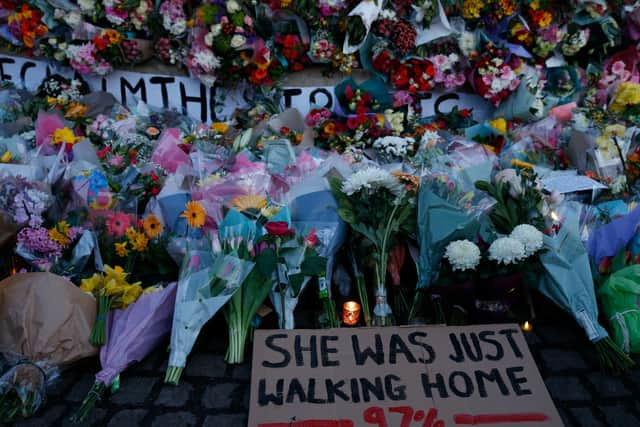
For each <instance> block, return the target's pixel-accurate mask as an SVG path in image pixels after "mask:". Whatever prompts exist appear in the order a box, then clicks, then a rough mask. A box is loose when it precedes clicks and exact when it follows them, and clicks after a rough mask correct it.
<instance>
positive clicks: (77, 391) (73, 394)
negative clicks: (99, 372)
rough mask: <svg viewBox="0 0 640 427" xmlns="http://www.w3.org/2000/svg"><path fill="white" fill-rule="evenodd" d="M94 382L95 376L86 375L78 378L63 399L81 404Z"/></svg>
mask: <svg viewBox="0 0 640 427" xmlns="http://www.w3.org/2000/svg"><path fill="white" fill-rule="evenodd" d="M95 381H96V377H95V374H89V373H86V374H84V375H82V376H81V377H80V379H79V380H78V382H76V383H75V384H74V385H73V386H72V387H71V388H70V389H69V391H68V392H67V393H66V395H65V396H64V399H65V400H67V401H69V402H82V401H83V400H84V398H85V397H86V396H87V393H88V392H89V390H91V387H92V386H93V383H94V382H95Z"/></svg>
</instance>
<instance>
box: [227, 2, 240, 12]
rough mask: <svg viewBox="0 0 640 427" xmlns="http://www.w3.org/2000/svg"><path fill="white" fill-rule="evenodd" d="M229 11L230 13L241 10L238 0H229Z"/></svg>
mask: <svg viewBox="0 0 640 427" xmlns="http://www.w3.org/2000/svg"><path fill="white" fill-rule="evenodd" d="M227 12H229V13H236V12H240V5H239V4H238V2H237V1H236V0H229V1H228V2H227Z"/></svg>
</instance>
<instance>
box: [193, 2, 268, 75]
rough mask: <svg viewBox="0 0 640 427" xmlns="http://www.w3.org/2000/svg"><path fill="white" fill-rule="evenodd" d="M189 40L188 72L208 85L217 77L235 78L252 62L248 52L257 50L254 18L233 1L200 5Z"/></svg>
mask: <svg viewBox="0 0 640 427" xmlns="http://www.w3.org/2000/svg"><path fill="white" fill-rule="evenodd" d="M191 39H192V44H191V49H190V50H189V53H188V55H187V57H186V58H185V63H186V65H187V67H188V68H189V71H190V72H191V74H193V75H194V76H196V77H198V78H199V79H200V80H201V81H202V82H203V83H204V84H205V85H207V86H212V85H213V84H214V83H215V81H216V79H218V78H219V77H220V78H222V79H225V78H237V75H238V74H237V73H239V72H242V70H243V69H244V68H245V67H247V66H248V65H249V64H250V63H251V59H252V57H251V56H249V54H248V52H253V50H254V48H255V49H256V50H259V49H260V47H259V46H258V45H257V44H255V43H256V41H257V36H256V33H255V30H254V26H253V18H251V16H249V15H248V14H247V13H246V12H245V11H244V10H243V8H242V6H241V4H240V3H238V2H237V1H236V0H228V1H225V0H214V1H211V2H207V3H204V4H202V5H201V6H200V7H199V8H198V10H197V11H196V20H195V24H194V27H193V28H192V33H191ZM255 53H256V52H254V54H255Z"/></svg>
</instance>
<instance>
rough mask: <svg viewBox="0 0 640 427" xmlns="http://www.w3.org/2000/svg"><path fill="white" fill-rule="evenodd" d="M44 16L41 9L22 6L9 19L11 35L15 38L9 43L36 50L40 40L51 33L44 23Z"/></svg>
mask: <svg viewBox="0 0 640 427" xmlns="http://www.w3.org/2000/svg"><path fill="white" fill-rule="evenodd" d="M43 16H44V14H43V13H42V11H41V10H40V9H37V8H35V7H31V6H29V5H28V4H22V5H21V6H20V7H19V8H18V9H17V10H16V11H15V12H14V13H12V14H11V15H9V17H8V18H7V25H8V29H9V34H10V35H11V37H13V40H9V41H10V42H12V43H15V44H17V45H22V46H24V47H26V48H27V49H29V50H33V49H34V48H36V47H37V42H38V40H39V39H40V38H42V37H44V36H45V35H47V33H48V32H49V29H48V28H47V26H46V25H45V24H44V23H43V22H42V18H43Z"/></svg>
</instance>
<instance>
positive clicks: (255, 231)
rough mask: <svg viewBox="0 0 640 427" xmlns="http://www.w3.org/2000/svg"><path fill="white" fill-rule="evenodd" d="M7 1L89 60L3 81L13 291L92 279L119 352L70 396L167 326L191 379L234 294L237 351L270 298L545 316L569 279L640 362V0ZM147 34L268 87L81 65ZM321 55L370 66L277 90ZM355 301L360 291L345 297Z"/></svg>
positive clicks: (7, 379)
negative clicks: (441, 98) (196, 352)
mask: <svg viewBox="0 0 640 427" xmlns="http://www.w3.org/2000/svg"><path fill="white" fill-rule="evenodd" d="M0 4H1V5H2V8H3V9H2V10H3V13H2V17H3V18H2V19H3V20H4V21H3V22H4V27H3V31H0V35H1V36H2V37H3V38H4V39H6V40H7V42H8V43H10V44H11V45H12V46H13V47H15V48H16V49H18V50H20V51H21V52H23V53H28V54H31V55H44V56H46V57H48V58H50V59H51V60H53V61H57V62H59V63H60V64H63V65H68V66H70V67H72V68H73V69H75V70H76V71H77V72H78V73H79V75H78V77H77V78H76V79H73V80H68V79H65V78H63V77H60V76H58V75H52V76H49V77H47V78H46V80H45V81H43V82H42V83H41V84H40V85H39V87H38V89H37V90H36V91H35V92H34V93H27V92H26V91H24V90H22V89H20V88H16V87H13V86H12V85H11V84H9V83H5V84H4V85H3V86H2V87H1V90H0V279H5V280H4V281H2V282H0V294H3V293H4V292H6V293H7V294H8V293H9V291H8V289H10V287H9V286H4V284H5V283H8V282H11V283H14V282H15V281H16V280H18V281H25V282H27V281H30V280H32V278H33V277H34V276H33V274H36V272H39V274H45V273H43V272H46V274H53V275H57V276H58V280H59V278H60V277H61V278H64V281H63V286H67V285H68V286H71V288H70V289H71V290H72V291H76V292H79V293H80V296H82V297H85V299H86V298H89V299H90V300H91V301H94V302H95V304H94V305H91V307H93V306H95V307H94V308H95V311H91V312H90V314H91V317H93V318H95V320H94V322H93V324H92V325H91V332H90V333H87V334H86V336H82V337H75V338H76V339H77V340H81V341H82V342H86V343H90V344H91V345H92V346H94V348H95V349H96V351H99V352H100V362H101V364H102V368H103V369H102V370H101V371H100V372H98V373H97V374H96V381H95V384H94V386H93V387H92V389H91V391H90V392H89V394H88V395H87V398H86V399H85V400H84V402H83V403H82V405H81V406H80V407H79V408H78V411H77V412H76V413H75V414H74V416H73V420H75V421H82V420H83V419H84V418H85V417H86V416H87V414H88V413H89V412H90V411H91V408H92V407H93V406H94V405H96V402H97V400H98V399H99V398H101V397H103V396H106V395H107V394H108V393H109V390H112V391H115V390H117V388H118V384H119V381H118V378H119V377H118V375H119V374H120V373H121V372H122V371H124V370H125V369H126V368H127V366H129V365H130V364H132V363H134V362H135V361H139V360H141V359H143V358H144V357H145V356H146V355H147V354H148V353H149V352H151V351H152V350H153V349H154V348H156V347H157V346H159V345H162V343H164V342H166V341H163V340H166V339H168V340H169V342H170V352H169V355H168V364H167V372H166V375H165V378H164V380H165V382H166V383H169V384H178V383H179V382H180V378H181V374H182V372H183V369H184V367H185V366H186V364H187V363H188V362H189V360H188V357H189V353H190V352H191V349H192V348H193V345H194V343H195V342H196V339H197V338H198V335H199V333H200V330H201V329H202V327H203V326H204V325H205V324H206V323H207V322H208V321H209V320H210V319H212V318H213V317H214V316H216V315H217V316H220V318H221V319H222V317H224V319H225V321H226V323H227V324H228V333H227V334H226V335H227V336H228V351H227V354H226V360H227V362H228V363H241V362H242V361H243V359H244V356H245V352H246V351H245V350H246V347H247V346H246V343H247V342H250V339H251V334H252V331H253V330H254V329H255V328H256V327H260V324H261V320H263V319H264V318H265V317H267V316H269V315H270V313H275V314H273V317H274V318H277V322H278V326H279V327H281V328H286V329H290V328H294V327H295V326H296V320H297V319H299V316H297V315H299V314H300V312H301V311H302V310H306V311H308V313H311V314H313V316H312V317H313V319H314V324H315V326H316V327H318V328H321V327H327V328H328V327H332V328H335V327H346V326H347V325H350V324H351V323H352V321H353V322H355V324H356V325H358V326H386V325H399V324H400V325H401V324H409V323H412V324H415V323H448V324H465V323H472V322H473V323H482V322H504V321H510V322H513V321H516V322H524V321H527V322H530V323H529V324H531V323H534V322H535V320H536V319H539V318H541V317H543V316H545V309H544V308H545V304H546V305H548V304H555V305H557V306H558V307H560V308H561V309H563V310H565V311H566V312H568V313H569V314H570V315H572V316H573V317H574V318H575V320H576V322H577V323H578V324H579V325H580V326H581V327H582V328H583V329H584V330H585V333H586V336H587V338H588V340H589V341H590V342H592V343H593V345H594V347H595V350H596V351H597V354H598V356H599V358H600V361H601V364H602V366H603V368H604V369H606V370H609V371H613V372H621V371H624V370H625V369H628V368H629V367H630V366H631V365H632V364H633V361H632V360H631V359H630V358H629V356H628V354H629V353H637V352H639V351H640V318H639V317H638V315H637V313H639V312H640V311H639V310H640V308H639V307H638V295H639V294H640V280H639V279H638V277H640V276H639V275H638V272H637V269H638V264H640V234H638V233H637V228H638V227H637V226H638V224H639V223H640V208H638V207H637V200H638V190H639V189H640V181H639V178H640V138H639V135H640V132H638V130H639V129H638V126H639V125H640V71H639V69H638V65H639V64H640V50H639V48H638V47H637V46H636V44H635V43H636V42H637V41H638V39H640V18H638V16H640V15H639V14H638V11H640V6H638V5H636V4H635V3H628V2H617V3H614V2H611V3H606V2H600V1H584V2H578V3H575V4H574V3H572V2H566V1H564V2H557V1H553V0H549V1H541V0H534V1H513V0H499V1H497V0H496V1H494V0H462V1H459V2H440V1H437V2H432V1H429V0H418V1H396V2H388V3H384V2H373V1H364V2H354V1H350V0H344V1H343V0H321V1H318V2H311V1H308V0H294V1H284V0H270V1H260V2H253V3H250V2H243V1H239V0H227V1H224V0H212V1H205V2H201V3H196V2H185V1H182V0H165V1H160V2H151V1H147V0H133V1H131V0H127V1H120V0H105V1H102V2H94V1H90V0H80V1H78V2H77V3H76V2H61V1H55V2H53V1H52V2H48V1H38V2H27V3H23V2H15V1H12V0H8V1H3V2H1V3H0ZM154 51H155V55H156V56H158V57H159V58H160V59H162V60H164V61H167V62H169V63H172V64H175V65H181V64H184V65H185V66H186V67H187V68H188V69H189V71H190V73H191V74H192V75H193V76H194V77H195V78H198V79H200V80H201V81H203V82H204V83H206V84H207V85H214V84H216V85H218V84H219V85H227V84H236V83H237V82H241V84H246V85H247V88H249V89H251V88H253V89H256V88H257V89H262V88H266V89H268V91H267V93H266V94H265V93H262V91H253V92H252V93H251V95H252V96H251V97H249V98H248V99H250V105H248V106H246V107H242V108H239V109H237V110H236V111H235V112H234V113H233V115H232V116H231V117H229V118H228V119H226V120H225V121H221V122H215V123H213V124H210V125H206V124H203V123H200V122H197V121H195V120H193V119H191V118H189V117H185V116H183V115H181V114H179V113H177V112H175V111H170V110H162V109H157V108H155V107H153V106H149V105H146V104H144V103H142V102H140V103H137V104H135V105H130V106H125V105H120V104H119V103H117V102H116V101H115V99H114V97H113V96H111V95H110V94H107V93H103V92H93V93H90V92H89V89H88V85H87V84H86V83H85V82H84V81H83V80H81V78H82V75H105V74H106V73H109V72H111V71H112V70H113V69H114V68H116V67H122V66H126V65H132V64H136V63H139V62H141V61H144V60H145V59H147V58H149V57H150V56H152V55H153V54H154ZM318 64H320V65H318ZM311 66H315V67H318V66H321V67H326V69H327V70H328V71H334V72H341V73H349V72H351V71H352V70H353V69H355V68H358V67H361V68H363V69H365V70H366V71H368V73H369V75H370V76H371V78H370V79H369V80H366V81H364V82H363V81H360V82H357V81H356V80H354V79H352V78H350V77H347V78H346V79H345V80H344V81H342V82H340V83H339V84H338V85H336V86H335V88H334V95H335V97H334V99H336V102H335V105H333V106H332V108H330V109H329V108H323V107H319V106H316V105H310V106H309V109H308V113H307V114H305V115H303V114H302V113H301V112H299V111H298V110H295V109H286V110H285V109H283V108H281V107H280V105H279V103H278V102H274V100H275V101H277V99H278V98H277V96H278V94H279V86H280V84H281V83H282V82H283V79H284V78H286V75H287V73H292V72H299V71H301V70H303V69H307V68H309V67H311ZM239 77H241V78H239ZM434 90H439V91H449V92H450V93H463V92H464V93H475V94H477V95H479V96H481V97H482V98H484V99H485V100H486V101H487V103H488V104H491V105H492V108H495V109H494V110H493V109H492V117H490V118H489V119H488V120H483V121H480V122H478V121H476V120H475V119H474V112H473V111H472V110H471V109H469V108H464V106H460V107H454V108H452V109H450V111H449V112H447V113H441V112H438V113H437V114H435V115H433V116H428V117H426V114H423V112H422V111H421V109H420V106H421V100H424V99H426V98H428V97H429V96H430V95H431V92H432V91H434ZM65 284H66V285H65ZM539 295H544V296H545V297H546V298H538V296H539ZM1 296H3V298H0V302H2V301H10V299H9V298H10V295H4V294H3V295H1ZM34 298H35V297H34ZM345 302H350V303H353V302H357V304H358V305H359V306H360V307H361V313H362V316H361V317H360V318H355V320H354V318H353V317H349V318H348V319H347V318H343V317H342V315H341V314H342V307H343V303H345ZM20 303H21V304H22V303H24V302H20ZM351 306H353V304H351V305H350V307H351ZM44 309H46V307H43V310H44ZM308 313H307V314H308ZM79 314H80V313H75V315H79ZM85 314H86V313H85ZM306 317H307V318H309V317H310V316H306ZM345 319H347V320H348V322H347V320H345ZM22 320H23V321H27V320H28V319H22ZM11 321H12V322H18V321H19V320H18V319H11ZM601 322H602V323H601ZM83 324H84V325H85V326H86V325H87V322H83ZM14 327H15V328H16V329H19V328H22V327H24V325H20V324H16V325H14ZM221 334H224V333H222V332H221ZM201 339H210V337H201ZM216 339H217V337H216ZM3 340H5V337H4V336H2V335H0V348H2V349H3V351H4V348H5V347H8V348H11V344H12V342H11V341H6V342H5V341H3ZM34 352H36V351H35V350H34ZM47 356H49V355H47V354H46V353H44V354H42V357H41V359H39V360H37V361H36V360H33V361H31V362H30V363H31V365H36V366H38V367H39V369H40V371H39V372H40V374H38V375H39V376H38V380H37V381H36V380H34V379H33V377H32V376H31V375H22V374H20V373H19V372H21V370H20V369H16V366H17V365H16V363H18V364H19V363H23V362H24V357H23V356H20V355H17V356H16V355H15V354H9V353H3V357H2V358H1V359H0V420H1V422H11V421H13V420H15V419H17V418H20V417H27V416H30V415H32V414H33V413H35V412H36V411H37V410H39V409H40V408H41V407H42V405H43V402H44V397H45V396H44V390H45V385H46V383H47V381H49V380H51V379H53V378H54V377H55V375H49V373H51V372H57V370H56V368H61V367H64V366H56V363H57V362H56V361H57V360H58V359H54V358H53V357H52V356H51V357H47ZM16 360H17V361H21V362H15V361H16ZM31 365H30V366H31Z"/></svg>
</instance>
